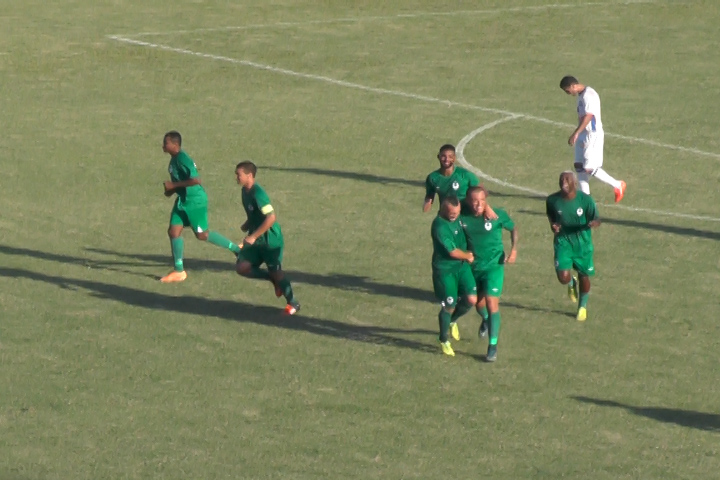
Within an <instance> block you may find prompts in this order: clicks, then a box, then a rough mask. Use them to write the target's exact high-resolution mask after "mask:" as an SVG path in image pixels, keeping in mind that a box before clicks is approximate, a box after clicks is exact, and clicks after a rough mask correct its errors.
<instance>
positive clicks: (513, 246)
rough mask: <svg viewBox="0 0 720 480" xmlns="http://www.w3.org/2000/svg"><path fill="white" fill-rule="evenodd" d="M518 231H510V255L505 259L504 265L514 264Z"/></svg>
mask: <svg viewBox="0 0 720 480" xmlns="http://www.w3.org/2000/svg"><path fill="white" fill-rule="evenodd" d="M517 244H518V229H517V227H515V228H513V229H512V230H510V255H508V257H507V258H506V259H505V263H515V259H516V258H517Z"/></svg>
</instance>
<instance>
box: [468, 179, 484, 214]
mask: <svg viewBox="0 0 720 480" xmlns="http://www.w3.org/2000/svg"><path fill="white" fill-rule="evenodd" d="M486 200H487V191H486V190H485V189H484V188H483V187H480V186H477V187H470V188H468V191H467V197H465V203H467V204H468V205H469V206H470V208H471V209H472V211H473V213H474V214H475V215H482V214H484V213H485V205H487V201H486Z"/></svg>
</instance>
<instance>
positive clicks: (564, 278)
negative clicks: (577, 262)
mask: <svg viewBox="0 0 720 480" xmlns="http://www.w3.org/2000/svg"><path fill="white" fill-rule="evenodd" d="M557 278H558V280H559V281H560V283H562V284H563V285H567V284H568V283H570V278H572V277H571V276H570V271H569V270H558V271H557Z"/></svg>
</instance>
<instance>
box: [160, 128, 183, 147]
mask: <svg viewBox="0 0 720 480" xmlns="http://www.w3.org/2000/svg"><path fill="white" fill-rule="evenodd" d="M166 138H169V139H170V141H171V142H173V143H177V144H178V145H179V146H181V147H182V135H180V132H178V131H177V130H170V131H169V132H167V133H166V134H165V136H164V137H163V139H166Z"/></svg>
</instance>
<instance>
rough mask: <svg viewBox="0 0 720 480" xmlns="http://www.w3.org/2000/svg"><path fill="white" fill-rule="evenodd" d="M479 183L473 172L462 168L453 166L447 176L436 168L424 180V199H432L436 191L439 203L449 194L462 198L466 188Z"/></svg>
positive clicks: (465, 193)
mask: <svg viewBox="0 0 720 480" xmlns="http://www.w3.org/2000/svg"><path fill="white" fill-rule="evenodd" d="M479 184H480V181H479V180H478V178H477V177H476V176H475V174H474V173H472V172H469V171H467V170H465V169H464V168H460V167H455V169H454V170H453V172H452V173H451V174H450V175H448V176H447V177H446V176H445V175H443V174H442V173H441V172H440V169H438V170H435V171H434V172H432V173H431V174H430V175H428V176H427V179H426V180H425V199H426V200H428V199H433V198H435V194H436V193H437V195H438V198H439V199H440V203H442V201H443V200H445V197H450V196H454V197H457V198H458V200H462V199H464V198H465V196H466V195H467V191H468V188H470V187H475V186H477V185H479Z"/></svg>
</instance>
